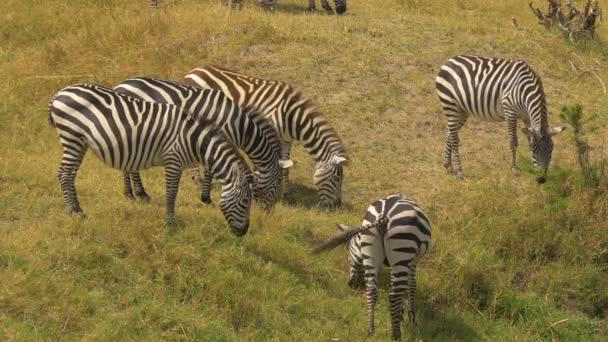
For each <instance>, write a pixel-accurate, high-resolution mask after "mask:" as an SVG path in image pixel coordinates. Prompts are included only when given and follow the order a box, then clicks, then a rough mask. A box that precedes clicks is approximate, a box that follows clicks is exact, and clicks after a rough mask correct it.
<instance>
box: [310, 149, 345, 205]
mask: <svg viewBox="0 0 608 342" xmlns="http://www.w3.org/2000/svg"><path fill="white" fill-rule="evenodd" d="M347 162H348V159H346V158H345V157H343V156H338V155H334V156H333V157H331V159H330V160H329V161H324V162H319V163H317V168H316V170H315V175H314V176H313V183H314V184H315V186H316V187H317V189H319V202H320V204H321V206H323V207H330V208H335V207H337V206H339V205H340V204H342V179H343V177H344V170H343V166H344V165H346V164H347Z"/></svg>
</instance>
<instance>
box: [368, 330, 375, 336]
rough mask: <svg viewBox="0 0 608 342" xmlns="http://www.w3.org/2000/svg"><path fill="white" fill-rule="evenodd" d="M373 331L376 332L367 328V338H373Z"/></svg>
mask: <svg viewBox="0 0 608 342" xmlns="http://www.w3.org/2000/svg"><path fill="white" fill-rule="evenodd" d="M375 330H376V329H374V328H368V329H367V337H372V336H374V333H375V332H376V331H375Z"/></svg>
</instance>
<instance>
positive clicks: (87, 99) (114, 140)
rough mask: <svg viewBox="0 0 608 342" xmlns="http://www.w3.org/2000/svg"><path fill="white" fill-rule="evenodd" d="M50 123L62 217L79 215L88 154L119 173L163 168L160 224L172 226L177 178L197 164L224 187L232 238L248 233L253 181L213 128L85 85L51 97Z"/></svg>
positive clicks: (224, 205) (174, 109)
mask: <svg viewBox="0 0 608 342" xmlns="http://www.w3.org/2000/svg"><path fill="white" fill-rule="evenodd" d="M49 123H50V124H51V125H52V126H54V127H55V128H56V129H57V133H58V134H59V138H60V142H61V145H62V146H63V158H62V160H61V166H60V167H59V170H58V172H57V177H58V178H59V184H60V185H61V190H62V192H63V198H64V202H65V206H66V211H67V212H68V214H76V215H84V213H83V211H82V209H81V207H80V203H79V201H78V198H77V195H76V189H75V187H74V180H75V178H76V173H77V171H78V167H79V166H80V164H81V163H82V160H83V158H84V155H85V153H86V151H87V149H88V148H90V149H91V150H92V151H93V153H94V154H95V156H97V158H99V159H100V160H102V161H103V162H104V163H105V164H106V165H108V166H110V167H113V168H115V169H120V170H123V171H137V170H141V169H146V168H149V167H153V166H160V165H163V166H164V167H165V181H166V190H167V202H166V206H167V212H166V222H167V224H168V225H172V224H173V223H174V222H175V219H174V216H175V199H176V197H177V191H178V187H179V181H180V177H181V173H182V170H183V169H184V168H185V167H192V166H194V165H196V164H201V163H202V164H203V165H204V166H205V167H206V168H207V169H208V170H209V171H210V172H211V173H212V174H213V176H214V177H216V178H217V179H219V180H220V182H221V183H222V200H221V203H220V208H221V210H222V212H223V214H224V217H225V218H226V221H227V222H228V225H229V226H230V228H231V230H232V232H233V234H235V235H237V236H243V235H245V234H246V233H247V230H248V229H249V210H250V207H251V198H252V189H251V188H252V183H253V176H252V174H251V172H250V171H249V169H248V167H247V165H246V164H245V162H244V160H243V159H242V157H241V156H240V154H239V153H238V151H237V149H236V148H235V147H234V145H233V144H231V143H230V142H229V141H228V140H227V139H226V137H225V136H224V134H223V133H222V132H221V130H219V129H218V128H217V127H216V126H214V125H213V124H212V123H205V124H201V123H199V122H197V121H196V120H194V119H193V118H192V117H190V115H189V114H188V113H187V112H186V111H184V110H182V109H181V108H179V107H177V106H174V105H169V104H157V103H152V102H146V101H140V100H137V99H135V98H132V97H129V96H125V95H122V94H119V93H117V92H114V91H113V90H111V89H108V88H105V87H103V86H100V85H96V84H91V83H82V84H76V85H71V86H68V87H66V88H64V89H62V90H60V91H59V92H58V93H56V94H55V96H53V98H52V100H51V102H50V104H49Z"/></svg>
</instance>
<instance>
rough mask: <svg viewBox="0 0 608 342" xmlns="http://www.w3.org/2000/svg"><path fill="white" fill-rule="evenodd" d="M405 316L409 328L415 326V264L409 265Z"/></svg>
mask: <svg viewBox="0 0 608 342" xmlns="http://www.w3.org/2000/svg"><path fill="white" fill-rule="evenodd" d="M407 285H408V286H407V305H408V310H407V316H408V318H409V322H410V326H414V325H416V311H415V309H416V303H415V301H416V264H415V262H414V263H412V264H411V265H410V274H409V277H408V282H407Z"/></svg>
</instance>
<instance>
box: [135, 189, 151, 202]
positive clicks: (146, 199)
mask: <svg viewBox="0 0 608 342" xmlns="http://www.w3.org/2000/svg"><path fill="white" fill-rule="evenodd" d="M135 195H136V196H137V198H139V199H140V200H142V201H144V202H146V203H150V202H151V201H152V197H150V196H149V195H148V194H147V193H145V192H142V193H139V194H135Z"/></svg>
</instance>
